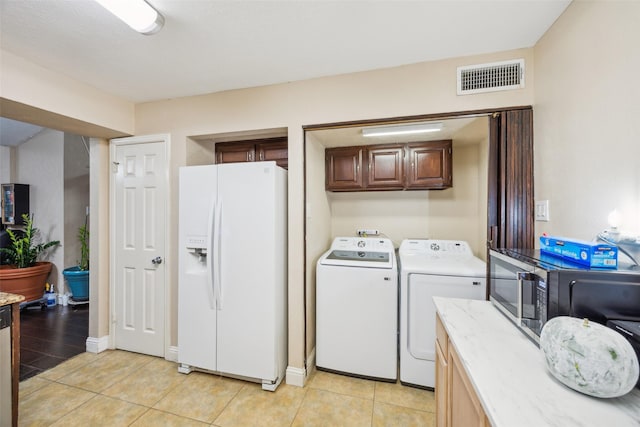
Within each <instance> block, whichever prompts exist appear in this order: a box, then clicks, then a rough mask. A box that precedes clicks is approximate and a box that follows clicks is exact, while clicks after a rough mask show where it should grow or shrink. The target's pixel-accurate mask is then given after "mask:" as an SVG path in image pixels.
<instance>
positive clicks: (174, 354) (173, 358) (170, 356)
mask: <svg viewBox="0 0 640 427" xmlns="http://www.w3.org/2000/svg"><path fill="white" fill-rule="evenodd" d="M164 360H168V361H170V362H177V361H178V347H176V346H175V345H171V346H169V348H168V349H167V352H166V353H165V354H164Z"/></svg>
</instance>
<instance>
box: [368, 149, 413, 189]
mask: <svg viewBox="0 0 640 427" xmlns="http://www.w3.org/2000/svg"><path fill="white" fill-rule="evenodd" d="M367 153H368V160H369V161H368V163H367V166H368V173H367V184H366V187H367V189H369V190H402V189H403V188H404V181H405V176H404V175H405V173H404V146H403V145H402V144H394V145H376V146H370V147H367Z"/></svg>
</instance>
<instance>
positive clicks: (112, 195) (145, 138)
mask: <svg viewBox="0 0 640 427" xmlns="http://www.w3.org/2000/svg"><path fill="white" fill-rule="evenodd" d="M151 142H156V143H157V142H161V143H163V145H164V154H165V171H164V185H165V189H166V200H167V203H165V208H164V209H165V218H166V220H165V229H164V234H165V256H164V260H163V262H164V263H165V269H166V270H165V286H164V293H165V316H164V357H165V359H166V358H167V357H171V351H170V350H171V348H170V343H171V316H170V313H171V312H172V309H173V307H172V300H171V298H170V296H171V289H170V286H169V284H170V283H171V280H170V277H171V273H172V268H171V265H172V258H171V251H170V250H169V249H168V248H169V244H168V242H169V236H170V234H171V233H170V224H171V220H170V218H171V215H170V209H169V206H170V205H171V203H170V202H169V201H170V200H171V188H170V186H169V170H170V167H169V165H170V164H171V162H170V157H169V153H170V151H171V135H170V134H154V135H141V136H131V137H125V138H116V139H112V140H110V141H109V240H110V241H111V242H115V237H116V236H115V231H116V227H115V218H116V212H115V208H116V203H115V202H116V191H115V190H116V178H115V174H113V169H112V168H113V166H114V162H115V158H116V148H117V147H120V146H124V145H133V144H145V143H151ZM115 250H116V248H115V245H113V244H111V245H109V342H110V345H109V347H110V348H112V349H113V348H115V343H116V339H115V333H116V328H115V327H114V319H115V311H114V307H115V277H116V275H115V271H114V268H115V257H116V251H115Z"/></svg>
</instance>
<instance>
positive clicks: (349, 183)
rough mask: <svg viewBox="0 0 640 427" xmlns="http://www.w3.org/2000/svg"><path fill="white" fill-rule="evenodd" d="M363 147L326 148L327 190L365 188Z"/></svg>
mask: <svg viewBox="0 0 640 427" xmlns="http://www.w3.org/2000/svg"><path fill="white" fill-rule="evenodd" d="M363 152H364V149H363V147H342V148H331V149H327V150H325V162H326V168H325V170H326V181H325V187H326V189H327V190H332V191H344V190H357V189H362V188H364V185H363V180H362V158H363Z"/></svg>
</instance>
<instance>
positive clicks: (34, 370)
mask: <svg viewBox="0 0 640 427" xmlns="http://www.w3.org/2000/svg"><path fill="white" fill-rule="evenodd" d="M88 334H89V304H83V305H76V306H71V305H68V306H62V305H56V306H53V307H47V308H44V309H40V307H39V306H37V305H36V306H33V307H28V308H23V309H22V310H21V311H20V381H23V380H26V379H27V378H30V377H32V376H34V375H37V374H39V373H41V372H43V371H46V370H47V369H50V368H53V367H54V366H56V365H58V364H60V363H62V362H64V361H65V360H67V359H70V358H71V357H73V356H75V355H77V354H80V353H84V352H85V351H86V341H87V336H88Z"/></svg>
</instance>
